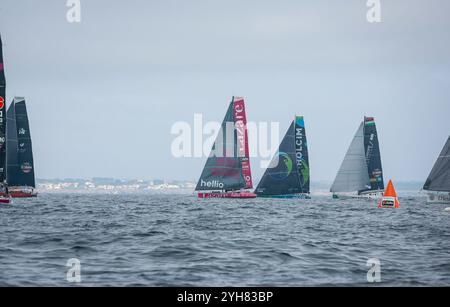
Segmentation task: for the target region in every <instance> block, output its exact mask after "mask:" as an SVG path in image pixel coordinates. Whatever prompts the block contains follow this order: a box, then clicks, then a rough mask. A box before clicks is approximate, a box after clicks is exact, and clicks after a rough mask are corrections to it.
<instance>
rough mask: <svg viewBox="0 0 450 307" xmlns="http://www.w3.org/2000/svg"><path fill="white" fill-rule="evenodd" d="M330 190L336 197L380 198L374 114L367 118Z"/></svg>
mask: <svg viewBox="0 0 450 307" xmlns="http://www.w3.org/2000/svg"><path fill="white" fill-rule="evenodd" d="M330 191H331V192H332V193H333V198H341V199H342V198H370V199H379V198H380V197H381V196H382V195H383V192H384V181H383V168H382V166H381V156H380V146H379V143H378V133H377V128H376V124H375V120H374V118H373V117H364V120H363V122H361V124H360V126H359V128H358V130H357V131H356V134H355V136H354V138H353V141H352V143H351V144H350V147H349V148H348V151H347V154H346V155H345V158H344V160H343V162H342V165H341V167H340V169H339V171H338V173H337V175H336V178H335V180H334V183H333V185H332V186H331V189H330Z"/></svg>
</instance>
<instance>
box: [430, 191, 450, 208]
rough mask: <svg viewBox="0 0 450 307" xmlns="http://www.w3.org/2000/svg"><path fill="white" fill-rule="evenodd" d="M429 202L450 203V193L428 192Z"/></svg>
mask: <svg viewBox="0 0 450 307" xmlns="http://www.w3.org/2000/svg"><path fill="white" fill-rule="evenodd" d="M427 203H428V204H447V205H448V204H450V193H448V192H434V193H433V192H428V193H427Z"/></svg>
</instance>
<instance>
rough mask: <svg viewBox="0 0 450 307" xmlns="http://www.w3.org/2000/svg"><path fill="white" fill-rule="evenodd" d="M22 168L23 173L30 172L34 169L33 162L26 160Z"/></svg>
mask: <svg viewBox="0 0 450 307" xmlns="http://www.w3.org/2000/svg"><path fill="white" fill-rule="evenodd" d="M20 169H21V170H22V172H23V173H25V174H29V173H31V171H32V170H33V166H32V165H31V163H29V162H25V163H23V164H22V165H21V166H20Z"/></svg>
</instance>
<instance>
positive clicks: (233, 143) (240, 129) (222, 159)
mask: <svg viewBox="0 0 450 307" xmlns="http://www.w3.org/2000/svg"><path fill="white" fill-rule="evenodd" d="M252 188H253V183H252V174H251V169H250V157H249V150H248V135H247V118H246V114H245V104H244V99H243V98H241V97H233V100H232V101H231V103H230V105H229V107H228V110H227V113H226V115H225V118H224V120H223V122H222V125H221V128H220V131H219V134H218V136H217V139H216V141H215V142H214V144H213V146H212V149H211V153H210V155H209V157H208V159H207V161H206V164H205V167H204V169H203V172H202V174H201V176H200V179H199V180H198V183H197V187H196V189H195V190H196V191H199V193H198V197H199V198H255V197H256V194H254V193H251V192H248V190H247V189H252Z"/></svg>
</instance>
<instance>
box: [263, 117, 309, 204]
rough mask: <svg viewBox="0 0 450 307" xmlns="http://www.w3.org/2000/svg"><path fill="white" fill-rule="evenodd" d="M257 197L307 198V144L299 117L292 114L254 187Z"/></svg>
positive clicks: (301, 118)
mask: <svg viewBox="0 0 450 307" xmlns="http://www.w3.org/2000/svg"><path fill="white" fill-rule="evenodd" d="M255 192H256V194H257V195H258V197H271V198H302V199H308V198H310V196H309V193H310V168H309V156H308V143H307V140H306V132H305V121H304V119H303V116H296V117H295V119H294V120H293V121H292V124H291V125H290V127H289V129H288V131H287V132H286V135H285V136H284V138H283V140H282V141H281V144H280V147H279V149H278V152H277V153H276V155H275V156H274V158H273V159H272V161H271V163H270V165H269V167H268V168H267V169H266V171H265V173H264V175H263V177H262V178H261V181H260V182H259V184H258V187H257V188H256V190H255Z"/></svg>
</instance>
